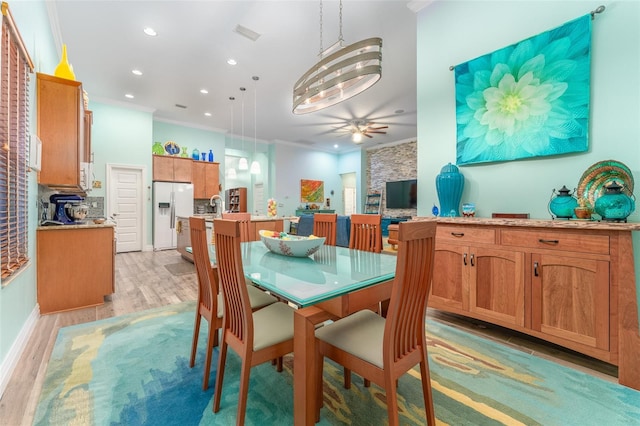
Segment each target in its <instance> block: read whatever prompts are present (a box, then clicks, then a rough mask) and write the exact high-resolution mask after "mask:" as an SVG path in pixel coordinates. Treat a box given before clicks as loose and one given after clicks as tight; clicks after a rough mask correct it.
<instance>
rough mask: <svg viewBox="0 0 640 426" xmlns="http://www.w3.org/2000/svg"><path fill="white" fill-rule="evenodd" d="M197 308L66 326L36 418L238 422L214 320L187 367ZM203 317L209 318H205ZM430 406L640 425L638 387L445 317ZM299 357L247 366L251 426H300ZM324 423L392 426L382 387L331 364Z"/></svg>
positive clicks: (455, 414) (506, 416)
mask: <svg viewBox="0 0 640 426" xmlns="http://www.w3.org/2000/svg"><path fill="white" fill-rule="evenodd" d="M194 309H195V304H194V303H192V302H188V303H181V304H177V305H172V306H168V307H164V308H159V309H154V310H149V311H145V312H140V313H135V314H131V315H125V316H120V317H115V318H110V319H106V320H102V321H96V322H92V323H87V324H80V325H76V326H71V327H66V328H63V329H61V330H60V332H59V335H58V337H57V340H56V344H55V347H54V349H53V352H52V354H51V359H50V361H49V366H48V369H47V374H46V378H45V382H44V386H43V390H42V393H41V396H40V401H39V404H38V407H37V411H36V415H35V421H34V424H36V425H70V424H81V425H157V426H160V425H211V424H221V425H227V424H229V425H231V424H235V418H236V410H237V400H238V386H237V383H238V377H239V371H240V363H239V359H238V358H237V356H235V354H234V353H233V351H229V356H228V357H227V370H226V373H225V383H224V388H223V393H222V396H223V399H222V403H221V409H220V412H218V413H217V414H214V413H213V412H212V411H211V406H212V399H213V386H214V383H215V365H216V364H217V351H214V354H216V356H215V357H214V362H213V365H214V368H212V371H211V381H210V383H211V387H210V388H209V390H208V391H206V392H203V391H202V390H201V385H202V370H203V364H204V349H202V348H203V347H204V342H205V334H204V333H205V332H206V325H205V326H204V327H202V328H203V329H204V330H202V336H201V345H200V349H199V352H198V357H197V362H196V366H195V367H194V368H193V369H190V368H189V365H188V364H189V351H190V348H191V334H192V330H193V319H194ZM205 324H206V323H205ZM427 334H428V340H429V356H430V360H429V361H430V368H431V379H432V386H433V389H434V391H435V394H434V401H435V410H436V417H437V419H438V422H439V424H447V425H456V426H458V425H500V424H505V425H546V426H551V425H563V426H564V425H640V392H637V391H634V390H632V389H629V388H626V387H623V386H619V385H617V384H615V383H611V382H607V381H604V380H601V379H598V378H594V377H592V376H590V375H587V374H584V373H581V372H578V371H575V370H572V369H569V368H566V367H563V366H560V365H558V364H555V363H553V362H549V361H546V360H543V359H540V358H537V357H534V356H531V355H528V354H525V353H522V352H519V351H516V350H514V349H511V348H508V347H506V346H503V345H500V344H497V343H494V342H492V341H489V340H486V339H482V338H479V337H477V336H474V335H471V334H468V333H465V332H463V331H460V330H458V329H455V328H452V327H449V326H447V325H444V324H442V323H439V322H437V321H432V320H428V321H427ZM292 364H293V363H292V357H291V356H289V357H286V358H285V371H283V372H282V373H277V372H276V371H275V369H274V367H273V366H272V365H270V364H269V363H267V364H263V365H261V366H258V367H255V368H253V369H252V371H251V382H250V389H249V397H248V409H247V420H246V424H247V425H265V424H292V423H293V385H292V376H291V374H292V368H293V365H292ZM398 386H399V387H398V394H399V405H400V411H401V419H400V422H401V424H403V425H404V424H409V425H411V424H416V425H422V424H424V423H425V417H424V405H423V403H422V393H421V390H420V375H419V371H417V370H414V371H412V372H411V373H410V374H406V375H405V376H403V377H402V378H401V379H400V381H399V385H398ZM324 398H325V407H324V408H323V409H322V411H321V421H320V423H319V424H320V425H335V424H352V425H372V424H386V422H387V417H386V405H385V396H384V392H383V391H382V390H381V389H380V388H378V387H377V386H375V385H372V386H371V387H370V388H364V387H363V386H362V380H361V379H359V378H355V377H354V385H353V386H352V388H351V390H345V389H343V388H342V368H341V367H339V366H337V365H335V364H333V363H331V362H326V363H325V372H324Z"/></svg>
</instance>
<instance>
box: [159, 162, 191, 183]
mask: <svg viewBox="0 0 640 426" xmlns="http://www.w3.org/2000/svg"><path fill="white" fill-rule="evenodd" d="M192 162H193V160H191V159H190V158H182V157H172V156H170V155H154V156H153V180H154V181H160V182H186V183H191V180H192V171H191V163H192Z"/></svg>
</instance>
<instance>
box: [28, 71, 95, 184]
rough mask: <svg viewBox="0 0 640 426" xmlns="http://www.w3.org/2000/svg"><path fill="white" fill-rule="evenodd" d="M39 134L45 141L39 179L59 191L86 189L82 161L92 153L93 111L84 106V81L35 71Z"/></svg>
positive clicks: (86, 179) (39, 181) (86, 178)
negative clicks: (91, 127)
mask: <svg viewBox="0 0 640 426" xmlns="http://www.w3.org/2000/svg"><path fill="white" fill-rule="evenodd" d="M36 87H37V88H36V99H37V105H38V106H37V108H38V120H37V134H38V137H39V138H40V140H41V141H42V165H41V169H40V172H39V174H38V183H40V184H41V185H45V186H49V187H51V188H55V189H58V190H60V191H68V192H83V191H86V190H87V189H89V188H88V181H89V180H90V179H89V178H88V177H87V176H85V177H84V179H83V178H81V174H82V173H83V170H82V168H81V166H80V163H81V162H87V161H86V160H87V158H90V153H87V152H86V150H87V149H89V150H90V149H91V148H90V143H91V140H90V137H89V140H87V137H88V135H90V128H89V129H86V128H85V126H90V125H91V120H92V115H91V113H89V114H88V115H87V113H86V111H85V109H84V101H83V93H82V83H80V82H79V81H73V80H67V79H64V78H59V77H56V76H53V75H47V74H41V73H37V74H36Z"/></svg>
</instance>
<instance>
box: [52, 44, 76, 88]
mask: <svg viewBox="0 0 640 426" xmlns="http://www.w3.org/2000/svg"><path fill="white" fill-rule="evenodd" d="M53 74H54V75H55V76H56V77H60V78H66V79H67V80H75V79H76V75H75V74H74V73H73V66H72V65H71V64H70V63H69V61H68V60H67V45H66V44H63V45H62V58H61V59H60V63H59V64H58V66H57V67H56V69H55V71H54V72H53Z"/></svg>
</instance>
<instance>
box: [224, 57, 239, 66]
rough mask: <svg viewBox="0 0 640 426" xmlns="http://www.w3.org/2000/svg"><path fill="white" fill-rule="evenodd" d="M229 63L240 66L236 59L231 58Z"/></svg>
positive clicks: (228, 60)
mask: <svg viewBox="0 0 640 426" xmlns="http://www.w3.org/2000/svg"><path fill="white" fill-rule="evenodd" d="M227 63H228V64H229V65H237V64H238V62H236V60H235V59H233V58H229V59H227Z"/></svg>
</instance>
